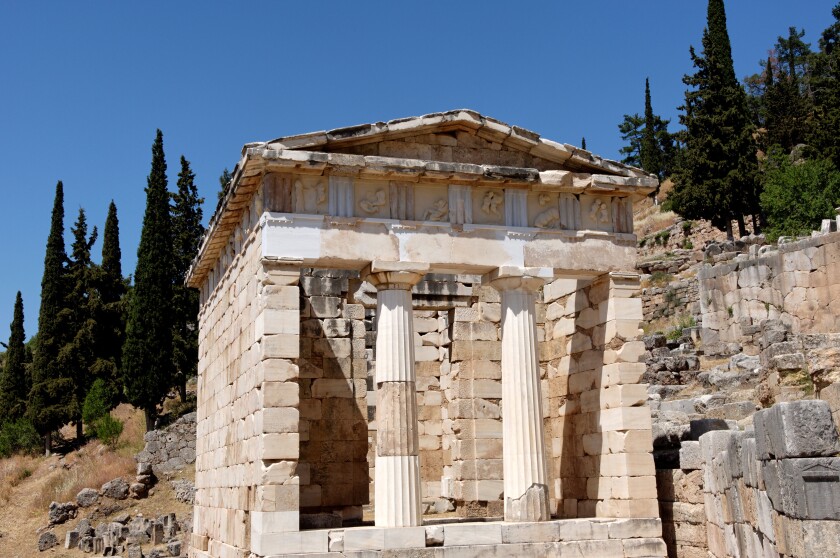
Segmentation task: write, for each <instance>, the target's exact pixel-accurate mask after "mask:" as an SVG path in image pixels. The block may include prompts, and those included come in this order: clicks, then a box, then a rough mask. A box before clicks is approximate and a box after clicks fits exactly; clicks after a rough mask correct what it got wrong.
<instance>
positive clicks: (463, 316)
mask: <svg viewBox="0 0 840 558" xmlns="http://www.w3.org/2000/svg"><path fill="white" fill-rule="evenodd" d="M479 319H480V316H479V313H478V309H477V308H472V307H471V308H463V307H458V308H455V321H456V322H477V321H478V320H479Z"/></svg>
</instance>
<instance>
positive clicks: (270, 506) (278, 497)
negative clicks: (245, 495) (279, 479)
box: [256, 484, 300, 512]
mask: <svg viewBox="0 0 840 558" xmlns="http://www.w3.org/2000/svg"><path fill="white" fill-rule="evenodd" d="M256 499H257V504H256V505H257V508H258V510H259V511H263V512H273V511H295V510H298V509H300V486H299V485H297V484H270V485H265V486H257V494H256Z"/></svg>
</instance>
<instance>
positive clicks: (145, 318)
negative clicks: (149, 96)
mask: <svg viewBox="0 0 840 558" xmlns="http://www.w3.org/2000/svg"><path fill="white" fill-rule="evenodd" d="M171 231H172V226H171V223H170V216H169V193H168V191H167V180H166V159H165V157H164V153H163V134H162V133H161V131H160V130H158V131H157V137H156V138H155V142H154V145H153V146H152V169H151V172H150V173H149V177H148V186H147V187H146V212H145V215H144V216H143V229H142V232H141V233H140V246H139V247H138V248H137V268H136V270H135V272H134V289H133V290H132V293H131V295H130V296H129V301H128V317H127V322H126V331H125V345H124V346H123V358H122V365H123V373H124V378H125V391H126V395H127V398H128V401H129V402H131V404H132V405H134V406H135V407H139V408H141V409H143V411H144V412H145V415H146V430H147V431H148V430H151V429H153V428H154V422H155V418H156V416H157V406H158V404H160V403H161V402H162V401H163V398H164V397H165V395H166V392H167V389H168V388H169V386H170V385H171V383H172V376H173V369H172V283H173V273H172V270H173V251H172V236H171Z"/></svg>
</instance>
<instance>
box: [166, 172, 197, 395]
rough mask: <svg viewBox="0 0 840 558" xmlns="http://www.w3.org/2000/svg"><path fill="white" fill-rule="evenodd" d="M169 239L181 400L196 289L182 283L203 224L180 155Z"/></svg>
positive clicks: (192, 371)
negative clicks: (172, 264)
mask: <svg viewBox="0 0 840 558" xmlns="http://www.w3.org/2000/svg"><path fill="white" fill-rule="evenodd" d="M172 201H173V202H174V203H173V206H172V239H173V241H174V251H175V260H174V261H175V285H174V287H173V297H174V300H173V310H174V315H175V316H174V318H175V319H174V324H173V325H174V327H173V329H172V342H173V357H174V361H173V365H174V367H175V371H176V372H175V384H176V386H177V388H178V392H179V394H180V396H181V401H185V400H186V397H187V380H188V379H189V378H190V377H192V376H195V375H196V373H197V369H198V304H199V300H198V291H197V290H196V289H191V288H189V287H187V286H186V285H184V281H185V280H186V277H187V272H188V271H189V269H190V265H192V261H193V259H194V258H195V256H196V255H197V254H198V248H199V245H200V243H201V238H202V236H203V235H204V227H203V226H202V224H201V219H202V211H201V204H202V203H204V199H203V198H200V197H199V196H198V188H197V187H196V185H195V175H194V174H193V172H192V170H190V163H189V161H187V160H186V159H185V158H184V157H183V156H181V172H180V173H179V174H178V191H177V192H176V193H175V194H173V195H172Z"/></svg>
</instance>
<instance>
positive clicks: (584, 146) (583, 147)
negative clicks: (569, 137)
mask: <svg viewBox="0 0 840 558" xmlns="http://www.w3.org/2000/svg"><path fill="white" fill-rule="evenodd" d="M580 148H581V149H586V138H585V137H582V138H580Z"/></svg>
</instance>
